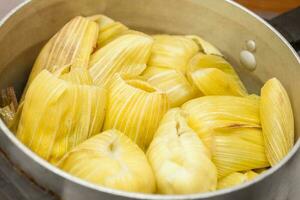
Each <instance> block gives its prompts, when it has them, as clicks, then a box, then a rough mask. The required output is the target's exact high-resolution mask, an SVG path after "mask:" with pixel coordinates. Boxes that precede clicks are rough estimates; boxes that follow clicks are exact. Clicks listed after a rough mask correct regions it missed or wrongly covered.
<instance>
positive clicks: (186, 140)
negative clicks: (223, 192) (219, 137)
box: [147, 108, 217, 194]
mask: <svg viewBox="0 0 300 200" xmlns="http://www.w3.org/2000/svg"><path fill="white" fill-rule="evenodd" d="M147 156H148V160H149V162H150V164H151V166H152V168H153V171H154V174H155V177H156V181H157V188H158V193H161V194H190V193H198V192H208V191H214V190H215V189H216V186H217V170H216V167H215V165H214V164H213V163H212V161H211V160H210V155H209V152H208V150H207V149H206V147H205V145H204V144H203V143H202V141H201V140H200V138H199V137H198V136H197V134H196V133H195V132H194V131H193V130H192V129H191V128H190V127H189V126H188V124H187V123H186V121H185V117H184V115H182V111H180V109H179V108H174V109H172V110H170V111H168V112H167V114H165V116H164V118H163V120H162V122H161V123H160V126H159V128H158V130H157V132H156V134H155V137H154V139H153V141H152V142H151V145H150V147H149V149H148V151H147Z"/></svg>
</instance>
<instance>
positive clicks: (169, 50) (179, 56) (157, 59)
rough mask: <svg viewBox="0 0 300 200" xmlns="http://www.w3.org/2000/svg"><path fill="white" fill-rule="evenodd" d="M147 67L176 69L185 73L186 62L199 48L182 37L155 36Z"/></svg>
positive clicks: (190, 40) (191, 41)
mask: <svg viewBox="0 0 300 200" xmlns="http://www.w3.org/2000/svg"><path fill="white" fill-rule="evenodd" d="M153 38H154V43H153V48H152V51H151V56H150V58H149V61H148V65H149V66H155V67H165V68H171V69H176V70H178V71H181V72H183V73H185V71H186V65H187V63H188V61H189V60H190V59H191V58H192V57H193V56H194V55H195V54H196V53H197V52H198V50H199V48H198V46H197V45H196V44H195V42H193V40H192V39H188V38H186V37H184V36H171V35H155V36H153Z"/></svg>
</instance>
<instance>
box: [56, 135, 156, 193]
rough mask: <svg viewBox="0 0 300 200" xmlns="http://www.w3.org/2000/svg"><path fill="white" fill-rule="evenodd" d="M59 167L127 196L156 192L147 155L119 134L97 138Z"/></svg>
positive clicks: (71, 154)
mask: <svg viewBox="0 0 300 200" xmlns="http://www.w3.org/2000/svg"><path fill="white" fill-rule="evenodd" d="M58 167H60V168H61V169H63V170H65V171H66V172H69V173H70V174H72V175H74V176H77V177H79V178H82V179H84V180H87V181H89V182H92V183H94V184H97V185H101V186H105V187H109V188H114V189H118V190H124V191H128V192H141V193H153V192H155V188H156V187H155V178H154V175H153V172H152V169H151V167H150V165H149V163H148V161H147V158H146V156H145V154H144V152H143V151H142V150H141V149H140V148H139V147H138V146H137V145H136V144H134V143H133V142H132V141H131V140H130V139H129V138H128V137H127V136H126V135H124V134H123V133H121V132H119V131H117V130H108V131H105V132H103V133H101V134H98V135H96V136H94V137H92V138H90V139H88V140H86V141H85V142H83V143H82V144H80V145H79V146H77V147H75V148H74V149H73V150H71V151H70V152H68V153H67V154H66V155H65V156H64V157H63V158H62V160H61V161H60V162H59V163H58Z"/></svg>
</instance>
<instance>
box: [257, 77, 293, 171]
mask: <svg viewBox="0 0 300 200" xmlns="http://www.w3.org/2000/svg"><path fill="white" fill-rule="evenodd" d="M260 115H261V123H262V129H263V135H264V141H265V146H266V154H267V157H268V160H269V161H270V163H271V165H272V166H274V165H276V164H277V163H278V162H279V161H280V160H281V159H283V158H284V157H285V156H286V155H287V154H288V152H289V151H290V150H291V148H292V147H293V145H294V117H293V111H292V106H291V103H290V100H289V97H288V94H287V92H286V91H285V89H284V87H283V86H282V85H281V83H280V82H279V80H277V79H276V78H273V79H270V80H269V81H267V82H266V83H265V85H264V86H263V88H262V89H261V106H260Z"/></svg>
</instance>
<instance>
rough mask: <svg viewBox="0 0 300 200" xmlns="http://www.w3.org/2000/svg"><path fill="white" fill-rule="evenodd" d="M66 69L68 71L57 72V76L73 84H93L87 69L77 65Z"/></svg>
mask: <svg viewBox="0 0 300 200" xmlns="http://www.w3.org/2000/svg"><path fill="white" fill-rule="evenodd" d="M68 70H70V71H68V72H62V73H60V74H58V75H59V77H60V78H61V79H63V80H66V81H68V82H71V83H74V84H83V85H84V84H86V85H92V84H93V79H92V77H91V75H90V73H89V71H88V70H87V69H85V68H79V67H78V68H72V69H70V68H69V69H68Z"/></svg>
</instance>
